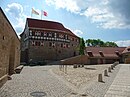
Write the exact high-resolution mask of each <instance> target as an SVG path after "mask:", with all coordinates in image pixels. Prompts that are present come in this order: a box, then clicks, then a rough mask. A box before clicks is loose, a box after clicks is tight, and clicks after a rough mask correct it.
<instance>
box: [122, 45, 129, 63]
mask: <svg viewBox="0 0 130 97" xmlns="http://www.w3.org/2000/svg"><path fill="white" fill-rule="evenodd" d="M122 54H123V62H124V63H128V64H130V46H129V47H127V48H125V50H124V51H123V52H122Z"/></svg>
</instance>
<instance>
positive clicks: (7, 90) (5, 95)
mask: <svg viewBox="0 0 130 97" xmlns="http://www.w3.org/2000/svg"><path fill="white" fill-rule="evenodd" d="M50 68H51V67H45V66H44V67H42V66H40V67H38V66H35V67H24V69H23V70H22V72H21V74H14V75H13V76H12V80H9V81H7V82H6V84H4V85H3V87H2V88H1V89H0V97H33V96H31V95H30V93H32V92H45V93H46V94H47V96H44V97H65V95H67V94H68V93H70V92H71V89H70V88H69V87H67V86H66V85H65V84H64V83H63V82H62V81H59V80H58V79H57V78H56V77H54V76H53V75H51V74H50V73H49V71H48V70H49V69H50ZM53 68H54V66H53ZM34 97H43V96H38V95H36V96H34Z"/></svg>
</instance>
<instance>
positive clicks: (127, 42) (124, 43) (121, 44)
mask: <svg viewBox="0 0 130 97" xmlns="http://www.w3.org/2000/svg"><path fill="white" fill-rule="evenodd" d="M115 43H116V44H117V45H118V46H119V47H128V46H130V40H122V41H116V42H115Z"/></svg>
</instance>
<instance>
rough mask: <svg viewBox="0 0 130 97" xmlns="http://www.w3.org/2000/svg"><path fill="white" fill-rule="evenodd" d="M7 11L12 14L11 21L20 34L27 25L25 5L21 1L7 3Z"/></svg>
mask: <svg viewBox="0 0 130 97" xmlns="http://www.w3.org/2000/svg"><path fill="white" fill-rule="evenodd" d="M5 11H6V13H7V14H9V16H11V17H12V18H11V20H10V21H11V23H12V26H13V27H14V29H15V30H16V32H17V33H18V34H20V33H21V32H22V31H23V29H24V27H25V17H27V16H26V15H25V14H24V13H23V6H22V5H20V4H19V3H11V4H8V5H7V8H6V9H5Z"/></svg>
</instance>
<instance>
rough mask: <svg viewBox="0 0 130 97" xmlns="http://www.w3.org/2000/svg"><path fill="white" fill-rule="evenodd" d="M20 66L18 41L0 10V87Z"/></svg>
mask: <svg viewBox="0 0 130 97" xmlns="http://www.w3.org/2000/svg"><path fill="white" fill-rule="evenodd" d="M19 64H20V41H19V38H18V36H17V35H16V32H15V30H14V29H13V27H12V26H11V24H10V22H9V20H8V19H7V17H6V16H5V14H4V12H3V11H2V9H1V8H0V87H1V86H2V84H3V83H5V82H6V80H7V76H8V75H11V74H13V73H14V69H15V68H16V67H17V66H18V65H19Z"/></svg>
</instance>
